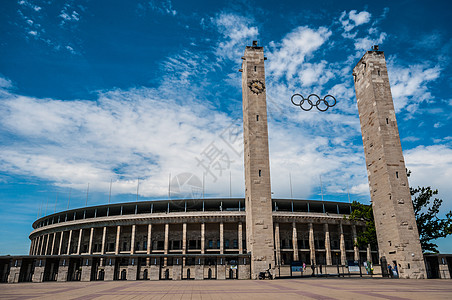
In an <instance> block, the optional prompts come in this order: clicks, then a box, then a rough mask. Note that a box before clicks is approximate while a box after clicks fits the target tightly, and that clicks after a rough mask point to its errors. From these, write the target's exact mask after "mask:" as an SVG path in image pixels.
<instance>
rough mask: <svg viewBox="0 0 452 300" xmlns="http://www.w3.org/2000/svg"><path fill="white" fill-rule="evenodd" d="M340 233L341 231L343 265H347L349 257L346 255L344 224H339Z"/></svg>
mask: <svg viewBox="0 0 452 300" xmlns="http://www.w3.org/2000/svg"><path fill="white" fill-rule="evenodd" d="M339 231H340V248H341V265H346V264H347V255H345V239H344V228H343V227H342V223H341V224H339Z"/></svg>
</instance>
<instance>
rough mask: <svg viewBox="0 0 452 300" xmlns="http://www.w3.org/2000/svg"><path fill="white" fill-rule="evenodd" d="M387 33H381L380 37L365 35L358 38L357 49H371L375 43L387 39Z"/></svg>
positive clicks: (378, 43)
mask: <svg viewBox="0 0 452 300" xmlns="http://www.w3.org/2000/svg"><path fill="white" fill-rule="evenodd" d="M386 36H387V34H386V33H385V32H382V33H380V35H379V36H378V37H375V38H371V37H364V38H357V39H356V41H355V50H358V51H369V50H370V49H371V47H372V46H373V45H380V44H382V43H383V41H384V40H385V39H386Z"/></svg>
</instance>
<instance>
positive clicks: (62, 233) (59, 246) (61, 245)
mask: <svg viewBox="0 0 452 300" xmlns="http://www.w3.org/2000/svg"><path fill="white" fill-rule="evenodd" d="M63 235H64V231H61V233H60V244H59V245H58V255H61V247H63Z"/></svg>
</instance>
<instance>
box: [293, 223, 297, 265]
mask: <svg viewBox="0 0 452 300" xmlns="http://www.w3.org/2000/svg"><path fill="white" fill-rule="evenodd" d="M292 247H293V260H294V261H298V235H297V224H296V223H295V222H292Z"/></svg>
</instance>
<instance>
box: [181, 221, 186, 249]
mask: <svg viewBox="0 0 452 300" xmlns="http://www.w3.org/2000/svg"><path fill="white" fill-rule="evenodd" d="M186 253H187V223H184V224H182V254H186Z"/></svg>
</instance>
